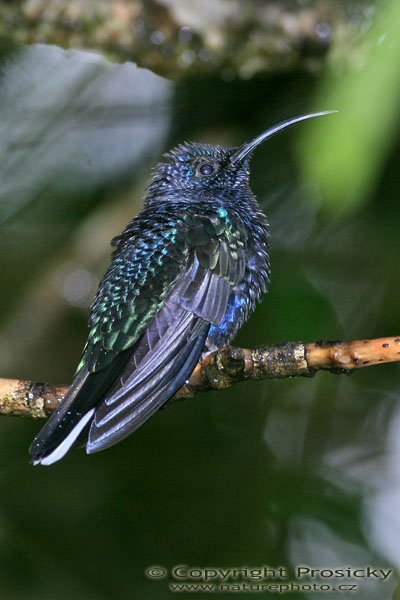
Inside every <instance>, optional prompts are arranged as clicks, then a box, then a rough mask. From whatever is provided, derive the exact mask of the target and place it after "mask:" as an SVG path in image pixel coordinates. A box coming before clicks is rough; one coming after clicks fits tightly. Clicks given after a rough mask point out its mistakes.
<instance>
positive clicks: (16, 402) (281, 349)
mask: <svg viewBox="0 0 400 600" xmlns="http://www.w3.org/2000/svg"><path fill="white" fill-rule="evenodd" d="M395 361H400V336H397V337H385V338H377V339H373V340H353V341H350V342H339V341H334V342H332V341H326V340H325V341H324V340H322V341H319V342H314V343H311V344H303V343H302V342H286V343H284V344H276V345H274V346H260V347H259V348H254V349H253V350H249V349H247V348H234V347H230V346H228V347H226V348H222V349H221V350H218V351H217V352H211V353H210V354H208V355H206V356H205V357H204V358H203V359H202V360H201V362H199V363H198V364H197V366H196V368H195V369H194V371H193V373H192V375H191V377H190V379H189V381H188V382H187V383H186V384H185V385H184V386H183V387H182V388H181V389H180V390H179V391H178V392H177V394H175V396H174V397H173V398H172V399H171V401H170V402H174V401H175V400H181V399H185V398H192V397H193V396H195V395H196V394H197V393H199V392H205V391H209V390H222V389H226V388H228V387H230V386H231V385H233V384H234V383H238V382H240V381H248V380H252V379H285V378H289V377H312V376H313V375H314V374H315V373H316V372H317V371H320V370H324V371H330V372H331V373H335V374H342V373H345V374H350V373H353V372H354V371H355V370H356V369H359V368H361V367H367V366H372V365H377V364H381V363H388V362H395ZM67 389H68V387H67V386H58V385H50V384H47V383H35V382H31V381H21V380H18V379H0V414H2V415H14V416H24V417H30V418H33V419H37V418H45V417H48V416H49V415H50V414H51V413H52V412H53V411H54V410H55V409H56V408H57V406H58V404H59V403H60V402H61V400H62V399H63V397H64V395H65V393H66V391H67Z"/></svg>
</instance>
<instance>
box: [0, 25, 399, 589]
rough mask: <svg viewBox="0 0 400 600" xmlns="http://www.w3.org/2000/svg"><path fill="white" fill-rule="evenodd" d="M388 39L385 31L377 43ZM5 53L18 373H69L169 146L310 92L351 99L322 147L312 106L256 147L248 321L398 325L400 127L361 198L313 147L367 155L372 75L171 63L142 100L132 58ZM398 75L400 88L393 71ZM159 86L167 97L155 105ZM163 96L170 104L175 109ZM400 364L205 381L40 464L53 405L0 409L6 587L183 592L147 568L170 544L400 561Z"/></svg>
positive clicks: (244, 555) (7, 277)
mask: <svg viewBox="0 0 400 600" xmlns="http://www.w3.org/2000/svg"><path fill="white" fill-rule="evenodd" d="M378 17H379V15H378V16H377V17H376V18H377V19H378ZM379 18H380V19H384V16H383V14H382V16H380V17H379ZM396 18H397V20H398V17H396V15H395V17H393V20H396ZM382 22H383V21H382ZM389 26H390V28H392V27H393V28H394V27H395V25H394V24H391V23H390V24H389ZM376 27H378V25H376ZM366 35H369V33H366ZM371 35H372V34H371ZM379 48H381V46H379ZM360 52H361V53H363V52H364V46H362V48H360ZM35 53H36V54H35ZM388 56H389V54H388V53H387V52H386V51H384V50H379V51H378V50H377V57H375V56H374V57H373V60H374V61H375V60H376V61H377V60H378V58H379V57H380V59H381V60H383V61H384V62H385V61H386V60H388ZM30 57H31V58H32V61H31V62H30V63H29V65H27V63H26V60H28V59H29V58H30ZM390 60H393V61H397V58H396V57H391V58H390ZM19 61H21V62H19ZM24 61H25V62H24ZM58 61H62V62H61V63H60V62H58ZM82 61H83V63H82ZM67 63H68V64H69V65H70V67H69V68H70V69H71V70H68V71H66V70H65V69H66V64H67ZM374 64H375V63H374ZM396 64H397V62H396ZM23 65H25V67H24V69H22V66H23ZM51 65H53V66H51ZM60 65H62V67H60ZM20 66H21V71H20ZM384 67H385V65H381V69H384ZM75 69H78V72H79V77H78V78H76V77H75V73H76V71H75ZM381 69H378V68H374V69H369V68H368V64H364V66H362V67H360V68H359V69H357V67H354V81H358V80H359V79H358V78H361V76H362V74H363V73H365V75H363V76H362V81H364V77H367V73H368V77H369V78H371V79H372V81H371V82H370V85H371V89H376V87H375V83H374V81H375V77H376V78H378V79H379V81H380V82H381V81H382V79H381V76H382V77H383V75H382V73H381ZM1 71H2V76H1V82H0V97H1V99H2V101H1V104H0V113H1V114H2V115H4V118H3V119H2V121H1V127H2V136H1V142H0V148H1V154H2V161H1V163H0V164H1V180H2V186H1V189H0V200H1V203H0V219H1V223H0V233H1V236H0V244H1V253H0V268H1V272H2V286H1V292H0V301H1V303H2V304H1V305H2V307H3V308H2V311H1V322H0V370H1V374H2V376H10V377H12V376H14V377H20V378H32V379H36V380H48V381H53V382H59V383H61V382H65V381H69V380H70V378H71V376H72V373H73V371H74V368H75V366H76V363H77V361H78V358H79V355H80V352H81V349H82V346H83V344H84V342H85V336H86V320H87V314H88V304H89V303H90V298H91V295H92V294H93V289H94V287H95V283H96V281H97V280H98V278H99V277H100V276H101V274H102V272H103V271H104V269H105V267H106V265H107V264H108V260H109V253H110V247H109V240H110V239H111V237H113V236H114V235H116V234H118V233H119V232H120V230H121V229H122V227H123V226H124V224H125V223H126V222H127V221H128V219H130V218H131V217H132V216H133V215H134V214H135V213H136V212H137V211H138V210H139V207H140V203H141V197H142V194H143V189H144V186H145V183H146V180H147V178H148V175H149V170H150V168H151V166H152V165H153V164H154V161H155V160H157V157H158V156H159V155H160V153H161V152H162V149H163V148H165V149H167V148H168V147H170V146H172V145H174V144H175V143H178V142H180V141H182V140H184V139H195V140H199V141H206V142H214V143H222V144H227V145H229V144H238V143H241V142H243V141H245V140H246V139H250V138H251V137H253V136H254V135H256V134H257V133H259V132H260V131H262V130H264V129H265V128H266V127H268V126H269V125H271V124H273V123H275V122H277V121H279V120H281V119H283V118H286V117H289V116H293V115H296V114H300V113H302V112H305V111H308V110H310V107H311V106H313V107H317V108H318V109H324V108H332V107H333V108H340V109H341V113H340V117H339V115H333V116H330V117H326V118H324V119H319V120H318V121H319V122H318V129H319V131H320V134H318V135H321V134H322V133H324V134H325V139H324V144H325V145H324V147H322V146H321V145H320V144H319V143H317V139H315V138H313V139H315V144H314V142H313V143H312V144H311V143H310V142H308V143H307V144H306V145H304V146H302V156H301V157H300V158H301V163H300V162H299V161H298V160H296V158H297V157H298V153H296V152H295V142H296V141H297V140H298V139H299V138H301V136H302V134H304V135H306V134H307V132H308V131H310V135H311V127H312V126H314V123H312V122H310V123H303V124H302V125H298V126H296V127H294V128H292V129H291V130H288V131H286V132H285V133H282V134H281V135H279V136H277V137H276V138H274V139H271V140H270V141H269V142H268V143H267V144H265V145H263V146H262V147H261V148H260V149H259V150H258V151H257V153H256V154H255V156H254V159H253V163H252V187H253V189H254V191H255V192H256V194H257V196H258V198H259V200H260V202H261V204H262V206H263V208H264V210H265V211H266V213H267V214H268V216H269V219H270V222H271V262H272V284H271V290H270V293H269V295H268V297H267V298H266V299H265V301H264V302H263V303H262V304H261V305H260V306H259V307H258V309H257V311H256V313H255V315H254V316H253V317H252V318H251V320H250V321H249V322H248V323H247V324H246V325H245V327H244V328H243V330H242V332H241V333H240V334H239V336H238V338H237V340H236V342H237V344H238V345H243V346H253V345H256V344H259V343H274V342H279V341H282V340H288V339H302V340H304V341H311V340H316V339H322V338H331V339H340V338H348V339H349V338H362V337H375V336H376V337H377V336H381V335H385V334H388V335H395V334H396V333H397V332H398V331H399V321H400V320H399V314H398V298H397V290H398V289H399V287H400V273H399V269H398V260H399V243H398V231H399V229H400V211H399V209H398V198H399V196H400V180H399V177H398V162H399V151H400V145H399V140H398V138H397V139H396V138H395V136H394V135H393V134H394V131H395V128H394V126H393V127H392V128H391V130H388V129H387V128H385V127H384V126H383V125H382V123H381V129H382V136H383V135H385V138H384V139H383V137H382V139H380V142H379V144H378V147H380V148H381V149H382V150H381V151H380V152H377V153H376V154H373V155H371V156H372V157H375V159H376V163H374V164H373V165H372V163H371V164H370V167H369V168H368V171H364V168H363V171H362V172H363V173H364V175H365V176H366V178H367V179H366V182H365V184H364V183H363V184H362V185H363V189H364V190H365V192H364V193H363V199H364V198H365V199H367V198H368V199H369V202H361V200H359V201H358V203H357V204H356V205H354V206H353V207H352V208H353V211H352V213H351V216H350V215H349V214H348V213H345V212H343V210H342V208H343V205H342V204H339V203H338V202H335V203H333V202H332V200H331V196H329V190H328V189H327V188H326V187H325V186H323V185H322V184H321V181H320V180H319V178H318V177H317V176H316V175H315V174H313V173H314V172H311V169H310V170H308V171H307V177H306V178H305V179H304V180H301V179H300V178H299V164H305V163H306V164H308V165H310V164H313V163H314V161H315V163H318V162H319V161H320V157H321V156H324V154H323V153H324V151H325V147H328V148H329V149H330V151H331V152H332V155H335V156H337V155H339V154H340V153H343V154H346V155H347V156H348V162H349V165H350V166H352V167H353V169H354V170H355V171H356V170H357V167H358V161H359V157H358V154H356V153H355V152H354V153H353V152H352V151H351V153H350V150H349V151H347V147H350V148H352V147H353V143H354V139H353V138H354V137H355V134H354V132H353V131H352V129H351V127H350V126H349V124H348V125H347V127H344V128H342V120H343V119H344V120H346V119H347V116H346V115H347V111H350V112H349V114H355V113H356V112H357V110H358V104H359V96H358V88H357V90H355V92H354V96H353V97H351V96H348V95H346V103H344V104H343V105H342V104H340V106H339V105H337V104H336V98H339V96H340V97H342V92H341V91H340V90H342V89H347V86H348V85H349V84H348V82H350V81H351V77H350V73H348V72H344V73H339V72H338V73H336V78H335V79H333V78H332V74H329V75H328V74H325V75H326V77H327V78H328V77H329V78H330V80H329V81H330V83H329V84H325V83H323V84H322V86H323V89H322V90H321V82H320V79H319V78H318V77H316V76H315V77H312V76H310V75H307V74H304V73H302V74H301V73H298V74H293V73H292V74H291V75H285V76H284V75H281V76H274V77H271V78H264V77H255V78H252V79H250V80H249V81H241V80H237V79H235V80H233V81H224V80H222V79H221V78H220V77H218V76H216V75H213V76H211V75H207V76H205V75H203V76H201V77H200V76H195V77H192V78H185V79H184V80H179V81H177V82H175V84H174V86H173V88H172V89H171V86H170V87H169V88H168V86H167V87H164V83H163V82H162V81H160V80H157V81H158V82H159V83H158V84H156V85H155V87H154V88H152V89H151V90H150V91H149V96H148V97H146V96H142V95H141V96H140V98H144V100H143V103H141V104H140V105H141V109H140V110H139V111H136V108H135V107H133V106H132V104H131V103H133V102H135V100H136V99H137V98H138V95H137V94H138V93H139V92H140V94H143V93H144V89H143V86H142V83H141V82H140V83H138V85H136V79H135V77H136V75H135V73H137V72H136V70H135V69H134V68H133V67H131V66H130V65H125V66H124V65H123V66H121V67H119V66H114V67H111V65H109V64H108V63H106V62H105V61H102V60H100V59H98V58H96V57H94V56H93V55H90V57H88V56H87V55H82V53H64V52H62V51H60V50H58V49H52V48H47V47H44V46H42V47H40V48H36V47H33V48H32V49H30V50H29V51H27V54H24V53H23V54H22V55H18V54H17V55H14V56H13V57H11V58H10V61H9V62H6V63H3V66H2V69H1ZM67 73H69V74H70V76H67ZM120 74H122V75H121V76H122V80H123V83H122V84H121V87H118V81H119V77H120ZM131 75H132V76H133V79H130V77H131ZM325 75H324V76H325ZM11 76H12V77H11ZM109 77H115V78H116V79H114V80H113V81H114V83H113V84H112V86H111V88H112V89H111V90H110V88H109V87H108V82H109V81H110V80H109V79H108V78H109ZM146 77H149V78H151V77H152V76H151V74H150V73H148V74H147V75H146ZM33 81H35V82H36V83H35V86H34V85H32V83H31V82H33ZM95 84H97V86H96V85H95ZM13 85H15V86H16V87H15V88H13V87H12V86H13ZM360 85H361V86H362V87H363V89H364V84H363V83H360ZM380 85H381V84H380ZM396 85H397V83H396V79H395V78H393V86H396ZM93 86H94V87H93ZM327 86H328V87H327ZM13 89H15V93H12V90H13ZM106 89H108V90H109V92H110V95H108V94H106V97H107V101H106V100H105V96H104V95H103V93H104V92H105V90H106ZM325 90H328V91H325ZM336 90H339V91H336ZM328 92H329V93H328ZM383 92H387V93H388V95H389V96H390V97H393V94H394V91H390V90H389V84H388V83H386V84H385V90H383ZM164 94H165V95H164ZM171 94H173V96H172V99H171ZM343 94H344V92H343ZM382 95H384V94H382ZM320 98H323V100H319V99H320ZM381 100H382V99H381V98H379V102H381ZM153 101H154V102H153ZM321 103H322V106H321ZM143 105H144V106H145V107H147V106H148V105H150V106H151V110H150V111H145V113H144V114H143ZM154 106H161V107H162V110H161V111H158V110H157V111H156V115H157V118H155V116H154V114H155V113H154ZM381 110H382V104H381V103H380V104H379V109H377V112H378V113H379V112H380V111H381ZM344 113H346V114H344ZM391 114H392V117H391V118H393V119H394V116H393V115H394V112H393V113H391ZM373 116H374V117H377V115H375V114H374V115H373ZM388 118H389V117H388ZM316 121H317V120H316ZM393 123H394V121H393ZM367 124H368V123H367ZM315 125H317V123H315ZM331 127H333V128H339V129H340V131H341V132H342V133H341V136H340V138H339V137H337V136H336V134H335V131H336V129H335V131H333V132H332V131H331ZM381 129H379V131H381ZM357 131H358V130H357ZM386 134H387V137H386ZM313 135H317V133H315V134H314V133H313ZM357 135H359V133H358V134H357ZM374 135H375V134H374ZM303 139H304V137H303ZM365 143H366V142H365ZM297 147H298V146H297ZM383 148H385V151H383ZM321 160H322V159H321ZM352 161H355V164H352V165H351V163H352ZM370 172H374V173H375V175H374V179H373V178H372V177H370ZM348 173H349V172H348ZM347 177H348V180H349V179H350V175H349V174H348V176H347ZM357 180H358V181H361V179H359V178H358V177H357ZM360 186H361V184H360ZM364 186H365V187H364ZM357 189H359V190H361V187H360V188H357ZM325 204H327V205H329V207H330V208H331V212H330V213H329V215H330V216H329V218H328V217H327V213H326V212H324V211H321V210H320V208H319V207H323V206H324V205H325ZM339 217H340V218H339ZM398 374H399V367H398V366H397V365H395V364H392V365H385V366H382V367H378V368H371V369H366V370H365V372H360V373H357V374H355V375H353V376H352V377H351V378H348V377H334V376H332V375H330V374H326V375H324V374H319V376H316V377H315V378H314V379H307V380H291V381H276V382H275V381H274V382H272V381H271V382H262V383H261V382H259V383H257V382H254V383H246V384H243V385H241V386H237V387H236V389H232V390H227V391H226V392H219V393H218V394H205V395H204V396H201V397H199V398H197V399H194V400H191V401H187V402H182V403H177V404H175V405H174V406H172V407H170V408H168V409H166V410H163V411H160V413H159V414H157V415H156V416H155V417H153V418H152V419H151V420H150V421H149V422H148V423H147V424H146V425H145V426H144V427H142V428H141V429H140V430H138V431H137V432H135V434H134V435H132V436H131V437H130V438H129V439H128V440H126V441H125V442H124V443H121V444H119V445H118V446H116V447H114V448H111V449H110V450H108V451H106V452H102V453H99V454H98V455H93V456H90V457H87V456H86V455H85V454H84V452H82V451H80V450H76V451H74V452H72V453H71V454H70V455H69V456H68V457H67V458H66V459H65V460H63V461H62V462H60V463H59V464H57V465H55V466H54V467H50V468H39V467H37V468H33V467H31V466H30V465H29V464H28V457H27V447H28V445H29V443H30V441H31V439H32V437H33V435H34V434H35V433H36V432H37V430H38V427H39V425H38V423H34V422H29V421H23V420H21V419H11V418H9V419H7V418H2V419H1V420H0V456H1V459H0V485H1V492H0V497H1V503H0V596H1V597H4V598H7V599H10V600H20V599H21V600H31V599H32V600H33V599H35V600H36V599H38V598H40V599H41V600H42V599H46V598H49V599H51V600H52V599H53V598H57V600H63V599H64V598H65V599H66V600H67V599H68V600H69V598H71V595H73V596H74V597H75V598H78V599H83V600H91V599H93V600H98V599H104V598H121V599H122V598H127V597H128V598H129V597H133V596H134V597H135V598H136V597H137V598H140V599H146V598H149V599H150V598H151V599H154V598H157V599H158V598H160V599H164V598H170V597H171V593H170V592H169V591H168V587H167V584H168V578H167V579H162V580H159V581H157V580H150V579H147V578H146V577H145V576H144V569H145V568H146V567H149V566H150V565H154V564H156V565H157V564H159V565H163V566H165V567H167V568H170V567H172V566H173V565H177V564H187V565H190V566H192V567H202V568H204V567H206V566H215V567H222V568H223V567H237V568H240V567H242V566H244V565H248V566H254V567H256V566H262V565H269V566H279V565H283V566H286V567H287V568H288V569H289V570H292V569H293V567H294V566H295V565H301V564H308V565H310V566H312V567H315V568H318V567H325V568H327V567H328V568H343V567H347V566H357V567H361V568H362V567H365V566H366V565H368V564H369V565H374V566H376V567H383V568H390V567H393V568H395V569H399V568H400V564H399V562H400V561H399V556H400V552H399V542H398V540H399V533H400V521H399V517H398V503H399V501H400V472H399V466H398V458H397V457H398V452H399V443H398V439H399V435H398V432H399V426H400V413H399V409H398V400H399V393H398ZM346 582H347V583H348V581H347V580H346ZM323 583H332V584H333V583H334V582H333V581H332V580H330V581H328V582H327V581H326V580H325V581H324V582H323ZM335 583H338V581H336V582H335ZM339 583H343V581H339ZM355 583H357V585H359V592H358V593H357V594H353V595H354V596H355V597H359V598H363V599H364V598H365V599H367V600H381V599H383V600H386V599H389V598H391V597H393V594H394V587H395V585H396V580H395V576H394V575H393V576H392V577H391V578H390V579H389V581H388V582H385V583H378V582H376V581H374V580H372V579H369V580H361V579H359V580H357V581H355ZM214 596H216V594H215V595H214ZM219 596H220V595H219V594H218V597H219ZM241 596H243V597H245V598H247V597H249V598H250V597H254V594H241ZM291 597H292V598H294V599H297V598H304V597H310V598H313V599H314V600H322V599H323V598H324V597H325V594H318V593H315V592H314V593H312V594H309V595H308V596H306V595H304V594H300V593H293V594H291ZM332 597H333V596H332Z"/></svg>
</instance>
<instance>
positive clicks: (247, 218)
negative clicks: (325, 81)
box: [30, 111, 334, 465]
mask: <svg viewBox="0 0 400 600" xmlns="http://www.w3.org/2000/svg"><path fill="white" fill-rule="evenodd" d="M329 112H334V111H325V112H318V113H311V114H306V115H301V116H299V117H295V118H292V119H289V120H287V121H284V122H283V123H280V124H279V125H276V126H275V127H272V128H271V129H268V130H267V131H265V132H264V133H262V134H261V135H259V136H258V137H256V138H255V139H254V140H252V141H251V142H249V143H247V144H244V145H242V146H240V147H238V148H224V147H221V146H214V145H207V144H200V143H185V144H182V145H180V146H177V147H176V148H174V149H173V150H171V151H170V152H168V153H167V154H165V155H164V157H163V158H164V160H163V161H162V162H160V163H159V164H158V165H157V167H156V169H155V171H154V174H153V178H152V180H151V182H150V184H149V186H148V188H147V193H146V196H145V198H144V208H143V210H142V211H141V212H140V214H138V215H137V216H136V217H135V218H134V219H132V221H130V223H128V225H127V227H126V228H125V230H124V231H123V233H122V234H121V235H120V236H118V237H117V238H115V239H114V240H113V242H112V243H113V245H114V246H115V251H114V253H113V255H112V262H111V265H110V266H109V268H108V269H107V271H106V273H105V275H104V277H103V279H102V280H101V282H100V285H99V289H98V291H97V294H96V297H95V300H94V302H93V305H92V308H91V315H90V319H89V336H88V340H87V343H86V346H85V348H84V351H83V355H82V358H81V361H80V363H79V366H78V368H77V371H76V374H75V377H74V380H73V382H72V385H71V387H70V389H69V390H68V392H67V394H66V395H65V397H64V399H63V401H62V402H61V404H60V406H59V407H58V408H57V410H56V411H55V412H54V414H53V415H52V416H51V417H50V418H49V419H48V421H47V422H46V424H45V425H44V427H43V429H42V430H41V431H40V433H39V434H38V435H37V437H36V438H35V439H34V441H33V442H32V445H31V447H30V454H31V455H32V456H33V459H32V462H33V464H42V465H50V464H52V463H54V462H56V461H58V460H59V459H61V458H62V457H63V456H64V455H65V453H66V452H67V451H68V450H69V449H70V448H71V446H73V445H74V443H76V442H78V443H81V442H82V440H83V439H84V440H86V452H87V453H88V454H91V453H93V452H98V451H99V450H103V449H105V448H108V447H109V446H112V445H113V444H116V443H117V442H119V441H120V440H122V439H123V438H125V437H126V436H127V435H129V434H130V433H132V432H133V431H134V430H135V429H137V428H138V427H140V425H142V424H143V423H144V422H145V421H147V419H149V418H150V417H151V416H152V415H153V414H154V413H155V412H156V411H157V410H158V409H159V408H161V407H162V406H163V404H165V403H166V402H167V401H168V400H169V399H170V398H171V397H172V396H173V395H174V394H175V392H176V391H177V390H178V389H179V388H180V387H181V386H182V385H183V384H184V383H185V381H186V380H187V379H188V378H189V377H190V375H191V373H192V371H193V369H194V367H195V365H196V363H197V362H198V360H199V358H200V357H201V355H202V353H204V352H209V351H211V350H215V349H217V348H221V347H222V346H225V345H227V344H229V342H231V340H232V339H233V338H234V336H235V334H236V333H237V331H238V330H239V328H240V327H241V326H242V325H243V323H244V322H245V321H246V319H247V318H248V317H249V315H250V313H251V312H252V311H253V310H254V308H255V305H256V302H257V301H259V300H260V299H261V296H262V295H263V294H264V293H265V292H266V291H267V288H268V281H269V271H270V267H269V257H268V223H267V219H266V217H265V215H264V213H263V212H262V210H261V208H260V206H259V204H258V203H257V200H256V198H255V196H254V194H253V193H252V191H251V189H250V185H249V176H250V172H249V160H250V157H251V154H252V152H253V150H254V149H255V148H256V147H257V146H258V145H259V144H261V143H262V142H263V141H265V140H266V139H267V138H269V137H271V136H272V135H274V134H275V133H277V132H278V131H280V130H282V129H284V128H285V127H288V126H290V125H292V124H294V123H298V122H299V121H303V120H305V119H310V118H313V117H318V116H320V115H325V114H329Z"/></svg>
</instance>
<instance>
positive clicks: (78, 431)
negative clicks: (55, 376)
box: [29, 349, 132, 465]
mask: <svg viewBox="0 0 400 600" xmlns="http://www.w3.org/2000/svg"><path fill="white" fill-rule="evenodd" d="M131 352H132V349H130V351H129V352H128V351H124V352H121V353H120V355H118V357H117V360H115V361H114V362H113V363H112V364H111V365H110V367H109V368H107V369H103V370H102V371H99V372H97V373H91V372H89V371H88V369H87V368H86V367H83V368H82V369H81V370H80V371H79V372H78V374H77V375H76V376H75V379H74V381H73V382H72V385H71V387H70V388H69V390H68V392H67V393H66V395H65V397H64V399H63V401H62V403H61V404H60V406H59V407H58V408H57V409H56V410H55V411H54V413H53V414H52V415H51V417H50V418H49V419H48V421H46V423H45V425H44V427H43V428H42V429H41V430H40V432H39V433H38V435H37V436H36V437H35V439H34V440H33V442H32V444H31V446H30V448H29V453H30V454H31V455H32V457H33V458H32V463H33V464H34V465H38V464H42V465H49V464H52V463H53V462H56V461H57V460H59V459H60V458H62V457H63V456H64V455H65V454H66V452H67V451H68V450H69V449H70V448H71V446H73V445H74V443H75V442H76V441H77V440H78V438H79V437H80V436H81V435H82V432H83V431H84V430H85V428H86V427H87V426H88V425H89V424H90V422H91V420H92V418H93V414H94V410H95V408H96V406H97V405H98V403H99V400H101V398H102V397H104V395H105V394H106V393H107V392H108V390H109V389H110V388H111V387H112V386H113V384H114V382H115V380H116V378H117V377H118V374H119V372H120V370H121V368H123V367H124V366H125V364H126V362H127V361H128V360H129V356H130V354H131Z"/></svg>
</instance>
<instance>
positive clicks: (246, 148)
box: [231, 110, 338, 164]
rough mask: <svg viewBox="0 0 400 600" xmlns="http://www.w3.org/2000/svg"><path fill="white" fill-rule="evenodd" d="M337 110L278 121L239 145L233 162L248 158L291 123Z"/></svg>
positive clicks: (232, 157)
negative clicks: (252, 138)
mask: <svg viewBox="0 0 400 600" xmlns="http://www.w3.org/2000/svg"><path fill="white" fill-rule="evenodd" d="M336 112H338V111H337V110H324V111H321V112H315V113H309V114H307V115H300V116H298V117H292V118H291V119H287V120H286V121H282V122H281V123H278V125H274V126H273V127H271V128H270V129H267V131H264V133H261V134H260V135H258V136H257V137H256V138H254V140H251V142H247V143H246V144H243V145H242V146H239V148H238V149H237V150H236V152H235V153H234V154H232V156H231V163H232V164H235V163H238V162H241V161H242V160H243V159H244V158H246V156H248V155H249V154H251V152H253V150H254V149H255V148H257V146H259V145H260V144H262V142H265V140H267V139H268V138H270V137H272V136H273V135H275V134H276V133H278V132H279V131H282V129H286V127H290V126H291V125H294V124H295V123H300V121H306V120H307V119H313V118H314V117H322V116H323V115H331V114H332V113H336Z"/></svg>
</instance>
